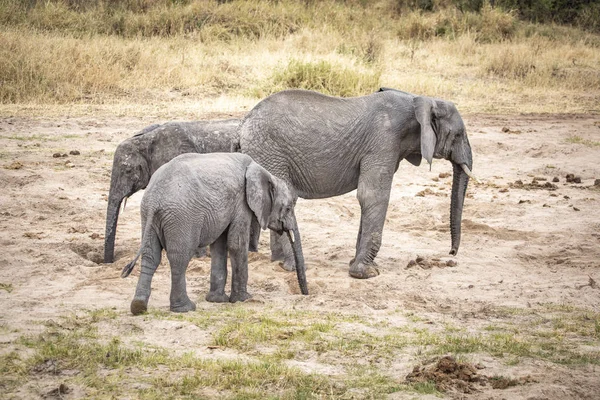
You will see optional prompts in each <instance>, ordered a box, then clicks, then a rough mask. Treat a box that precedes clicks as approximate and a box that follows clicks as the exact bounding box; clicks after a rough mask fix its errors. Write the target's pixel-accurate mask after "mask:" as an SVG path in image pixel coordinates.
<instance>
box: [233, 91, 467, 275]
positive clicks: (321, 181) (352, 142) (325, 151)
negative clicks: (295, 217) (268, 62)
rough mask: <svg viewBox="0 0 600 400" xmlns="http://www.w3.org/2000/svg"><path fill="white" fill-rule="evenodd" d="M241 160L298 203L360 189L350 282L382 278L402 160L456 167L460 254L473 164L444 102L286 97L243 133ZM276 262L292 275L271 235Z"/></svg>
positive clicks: (282, 245) (388, 96)
mask: <svg viewBox="0 0 600 400" xmlns="http://www.w3.org/2000/svg"><path fill="white" fill-rule="evenodd" d="M239 135H240V147H241V151H242V153H245V154H248V155H250V156H251V157H252V158H253V159H254V160H255V161H256V162H258V163H259V164H260V165H262V166H263V167H265V168H266V169H267V170H268V171H269V172H271V173H272V174H273V175H275V176H277V177H279V178H281V179H283V180H284V181H285V182H287V183H288V185H290V187H291V190H292V191H293V193H294V196H296V198H297V197H302V198H305V199H319V198H326V197H332V196H337V195H341V194H344V193H347V192H350V191H352V190H354V189H358V191H357V197H358V201H359V203H360V206H361V217H360V228H359V231H358V237H357V240H356V253H355V257H354V258H353V259H352V260H351V261H350V269H349V273H350V276H352V277H354V278H363V279H364V278H371V277H374V276H377V275H378V274H379V271H378V269H377V268H376V264H375V262H374V259H375V257H376V256H377V253H378V252H379V248H380V246H381V234H382V232H383V225H384V221H385V216H386V213H387V207H388V202H389V199H390V191H391V186H392V179H393V176H394V173H395V172H396V171H397V170H398V165H399V163H400V161H401V160H403V159H406V160H407V161H408V162H410V163H411V164H413V165H416V166H418V165H420V163H421V159H422V158H425V160H427V162H428V163H429V164H430V165H431V162H432V159H433V158H445V159H447V160H449V161H450V162H451V163H452V166H453V175H454V176H453V184H452V197H451V204H450V228H451V240H452V247H451V251H450V254H452V255H455V254H456V253H457V252H458V247H459V244H460V233H461V232H460V230H461V218H462V210H463V204H464V199H465V193H466V189H467V185H468V182H469V177H470V176H472V174H471V170H472V168H473V158H472V153H471V146H470V144H469V140H468V138H467V135H466V128H465V124H464V123H463V120H462V118H461V116H460V114H459V112H458V110H457V109H456V106H455V105H454V104H453V103H451V102H449V101H445V100H441V99H437V98H432V97H424V96H417V95H414V94H411V93H406V92H402V91H399V90H395V89H386V88H382V89H380V91H378V92H376V93H373V94H370V95H367V96H362V97H353V98H338V97H331V96H326V95H323V94H320V93H317V92H313V91H306V90H285V91H282V92H279V93H275V94H273V95H271V96H269V97H267V98H265V99H264V100H262V101H261V102H259V103H258V104H257V105H256V106H255V107H254V108H253V109H252V110H251V111H250V112H249V113H248V114H247V115H246V117H245V118H244V120H243V121H242V123H241V124H240V127H239ZM271 259H272V260H283V267H284V268H285V269H287V270H292V269H293V268H294V259H293V257H292V256H291V253H290V245H289V243H287V240H285V237H282V235H280V234H278V233H277V232H271Z"/></svg>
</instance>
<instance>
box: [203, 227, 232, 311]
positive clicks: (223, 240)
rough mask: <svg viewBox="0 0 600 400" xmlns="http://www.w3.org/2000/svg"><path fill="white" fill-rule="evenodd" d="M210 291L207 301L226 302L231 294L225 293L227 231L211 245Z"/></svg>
mask: <svg viewBox="0 0 600 400" xmlns="http://www.w3.org/2000/svg"><path fill="white" fill-rule="evenodd" d="M210 255H211V256H210V257H211V258H210V292H208V294H207V295H206V301H210V302H213V303H226V302H228V301H229V296H227V295H226V294H225V283H226V282H227V231H225V232H223V233H222V234H221V236H219V238H218V239H217V240H216V241H215V242H214V243H213V244H211V245H210Z"/></svg>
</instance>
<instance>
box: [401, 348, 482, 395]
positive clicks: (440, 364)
mask: <svg viewBox="0 0 600 400" xmlns="http://www.w3.org/2000/svg"><path fill="white" fill-rule="evenodd" d="M478 367H479V368H481V367H480V366H479V365H477V366H474V365H471V364H469V363H461V362H458V361H456V359H455V358H454V357H452V356H444V357H442V358H440V359H439V360H438V361H437V362H436V363H435V364H433V365H430V366H418V365H417V366H415V367H414V368H413V371H412V372H411V373H410V374H408V375H407V376H406V381H407V382H410V383H426V382H433V383H435V387H436V389H437V390H439V391H440V392H449V391H459V392H462V393H473V392H476V391H478V389H477V386H485V385H486V383H487V377H486V376H485V375H479V374H477V369H478Z"/></svg>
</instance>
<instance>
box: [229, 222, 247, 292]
mask: <svg viewBox="0 0 600 400" xmlns="http://www.w3.org/2000/svg"><path fill="white" fill-rule="evenodd" d="M249 225H250V221H249V220H248V221H247V222H246V221H243V220H242V218H239V219H238V220H236V221H234V222H233V223H232V224H231V226H230V227H229V233H228V235H227V248H228V250H229V260H230V261H231V295H230V296H229V301H230V302H232V303H235V302H237V301H246V300H248V299H251V298H252V295H250V293H248V234H247V233H248V227H249Z"/></svg>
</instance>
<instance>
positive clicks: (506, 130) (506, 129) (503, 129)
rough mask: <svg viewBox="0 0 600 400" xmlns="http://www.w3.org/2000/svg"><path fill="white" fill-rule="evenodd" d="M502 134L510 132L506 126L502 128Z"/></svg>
mask: <svg viewBox="0 0 600 400" xmlns="http://www.w3.org/2000/svg"><path fill="white" fill-rule="evenodd" d="M502 132H504V133H506V132H510V128H509V127H508V126H505V127H503V128H502Z"/></svg>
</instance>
